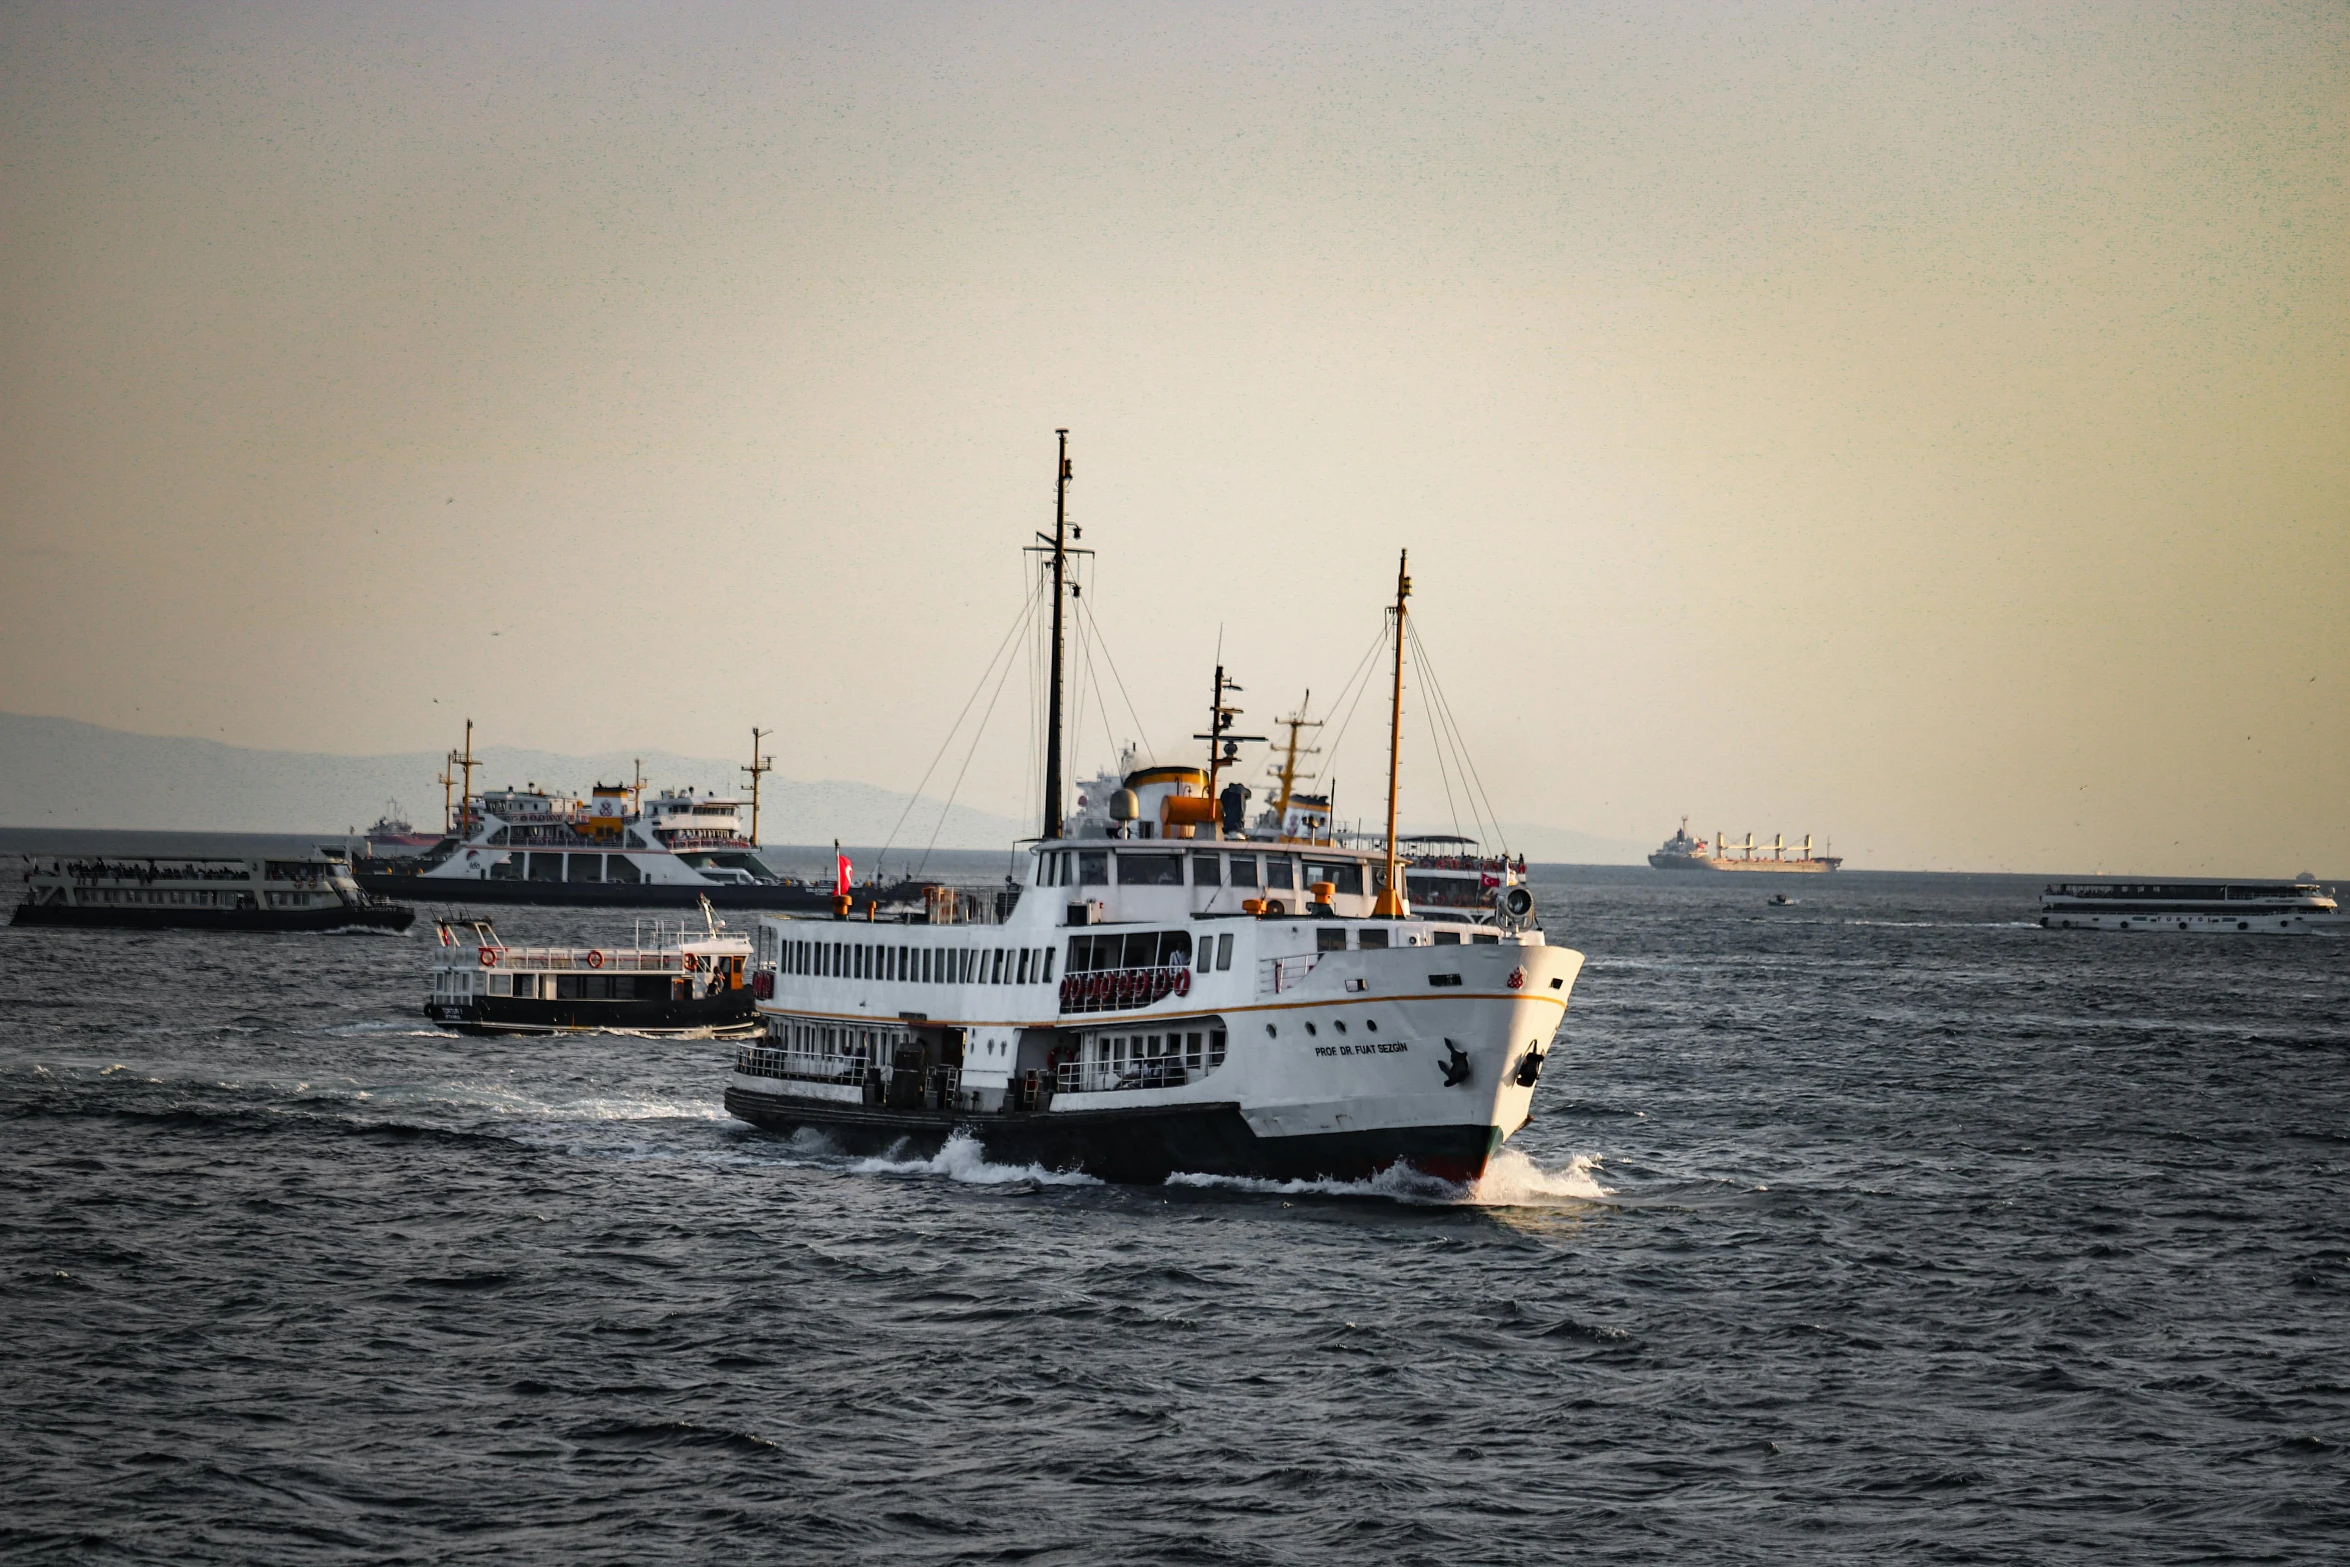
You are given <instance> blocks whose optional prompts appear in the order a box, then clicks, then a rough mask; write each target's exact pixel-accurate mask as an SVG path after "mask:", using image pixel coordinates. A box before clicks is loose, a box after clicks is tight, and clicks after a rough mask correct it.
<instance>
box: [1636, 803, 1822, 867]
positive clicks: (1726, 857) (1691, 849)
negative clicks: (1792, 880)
mask: <svg viewBox="0 0 2350 1567" xmlns="http://www.w3.org/2000/svg"><path fill="white" fill-rule="evenodd" d="M1648 863H1649V864H1651V865H1653V866H1655V867H1656V868H1657V869H1658V870H1660V871H1832V870H1834V869H1836V868H1837V867H1838V866H1840V865H1842V864H1843V863H1844V861H1843V860H1842V859H1840V858H1838V857H1837V856H1836V855H1833V854H1815V853H1813V852H1812V847H1811V834H1810V833H1805V834H1804V835H1803V842H1801V843H1788V842H1785V841H1784V840H1783V839H1782V838H1781V837H1780V836H1778V835H1776V834H1774V835H1773V836H1772V838H1771V841H1770V842H1769V843H1756V842H1755V841H1754V834H1752V833H1748V834H1747V835H1746V841H1745V842H1744V843H1732V842H1731V841H1730V838H1729V835H1728V834H1727V833H1716V834H1714V836H1713V839H1712V841H1711V842H1708V841H1707V840H1706V839H1704V838H1702V837H1698V838H1692V837H1690V836H1689V818H1688V817H1686V816H1684V817H1682V818H1681V830H1680V831H1679V832H1676V833H1674V834H1673V835H1672V836H1671V837H1670V838H1667V839H1666V840H1665V841H1664V842H1663V843H1662V844H1661V845H1659V846H1658V848H1657V851H1656V852H1655V853H1654V854H1651V855H1650V856H1649V857H1648Z"/></svg>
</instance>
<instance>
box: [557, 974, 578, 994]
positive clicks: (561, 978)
mask: <svg viewBox="0 0 2350 1567" xmlns="http://www.w3.org/2000/svg"><path fill="white" fill-rule="evenodd" d="M582 977H583V976H581V975H578V974H557V975H555V976H554V980H555V999H556V1000H557V1001H577V1000H578V999H579V982H580V980H581V978H582Z"/></svg>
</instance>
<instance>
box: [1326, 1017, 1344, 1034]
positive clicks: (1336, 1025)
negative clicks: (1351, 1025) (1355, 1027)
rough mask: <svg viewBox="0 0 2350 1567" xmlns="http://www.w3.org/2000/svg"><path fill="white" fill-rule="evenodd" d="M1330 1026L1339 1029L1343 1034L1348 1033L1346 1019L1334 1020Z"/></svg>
mask: <svg viewBox="0 0 2350 1567" xmlns="http://www.w3.org/2000/svg"><path fill="white" fill-rule="evenodd" d="M1330 1026H1331V1027H1332V1028H1335V1029H1337V1030H1338V1031H1339V1032H1340V1033H1342V1034H1343V1033H1345V1032H1346V1020H1345V1019H1344V1018H1337V1019H1333V1020H1332V1022H1331V1024H1330Z"/></svg>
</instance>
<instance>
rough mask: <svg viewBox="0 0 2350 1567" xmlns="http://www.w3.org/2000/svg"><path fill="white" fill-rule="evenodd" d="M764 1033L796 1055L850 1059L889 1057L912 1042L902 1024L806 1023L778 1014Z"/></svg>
mask: <svg viewBox="0 0 2350 1567" xmlns="http://www.w3.org/2000/svg"><path fill="white" fill-rule="evenodd" d="M767 1037H768V1039H769V1040H770V1041H771V1042H772V1043H774V1044H775V1045H777V1046H780V1047H781V1048H783V1049H785V1050H789V1051H791V1052H793V1053H794V1054H796V1055H804V1056H838V1057H841V1058H844V1059H847V1060H851V1061H869V1062H878V1061H883V1060H887V1059H889V1057H890V1055H891V1054H893V1053H894V1052H895V1051H896V1050H897V1048H898V1047H899V1046H901V1045H910V1044H912V1043H914V1036H913V1035H912V1034H910V1033H908V1032H907V1031H906V1030H904V1029H902V1028H862V1027H853V1026H851V1025H849V1024H846V1023H809V1022H803V1021H801V1020H800V1019H798V1018H777V1019H775V1020H774V1021H773V1022H771V1023H769V1024H768V1025H767Z"/></svg>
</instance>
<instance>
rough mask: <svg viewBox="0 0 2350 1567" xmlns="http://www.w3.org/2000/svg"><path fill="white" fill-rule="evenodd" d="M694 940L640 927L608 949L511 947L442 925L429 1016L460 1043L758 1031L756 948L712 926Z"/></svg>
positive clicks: (472, 928)
mask: <svg viewBox="0 0 2350 1567" xmlns="http://www.w3.org/2000/svg"><path fill="white" fill-rule="evenodd" d="M703 917H704V921H705V925H704V930H703V932H702V933H701V934H698V935H695V934H688V933H687V932H686V931H684V930H683V929H675V930H671V931H669V932H668V934H667V937H666V939H664V936H663V933H662V931H661V929H660V928H659V927H656V928H655V929H654V931H653V932H652V939H651V940H650V941H647V940H646V939H645V934H646V933H645V932H644V931H643V930H642V928H641V927H640V928H639V930H638V931H637V932H636V933H635V934H633V935H632V936H631V937H630V939H629V940H628V941H627V942H626V943H618V942H615V943H614V944H613V945H611V946H609V947H510V946H508V945H506V943H504V942H503V941H500V940H499V939H498V932H497V929H496V927H494V926H492V925H491V924H490V922H489V921H487V920H464V919H459V920H442V921H440V922H439V924H440V937H441V960H440V962H438V963H436V964H435V965H433V973H432V994H431V996H430V997H429V998H428V999H427V1000H426V1001H425V1004H424V1015H425V1016H426V1017H428V1018H431V1019H432V1020H433V1021H434V1022H435V1023H438V1024H439V1025H440V1026H441V1027H443V1028H448V1029H454V1030H456V1031H457V1032H458V1033H461V1034H566V1033H596V1032H620V1033H631V1034H662V1035H688V1036H692V1037H695V1038H717V1039H724V1038H731V1037H734V1036H737V1035H742V1034H754V1033H757V1032H758V1031H759V1028H760V1023H759V1014H758V1009H757V1007H756V1006H755V1005H754V1004H753V1000H752V994H751V986H750V983H749V982H748V980H747V979H746V978H745V976H744V973H743V970H744V967H745V965H746V964H748V962H749V961H750V956H751V942H750V938H749V937H747V936H738V935H734V934H732V933H730V932H729V931H728V930H727V929H726V928H725V922H724V921H721V920H716V919H712V918H710V917H709V910H708V905H704V908H703Z"/></svg>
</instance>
